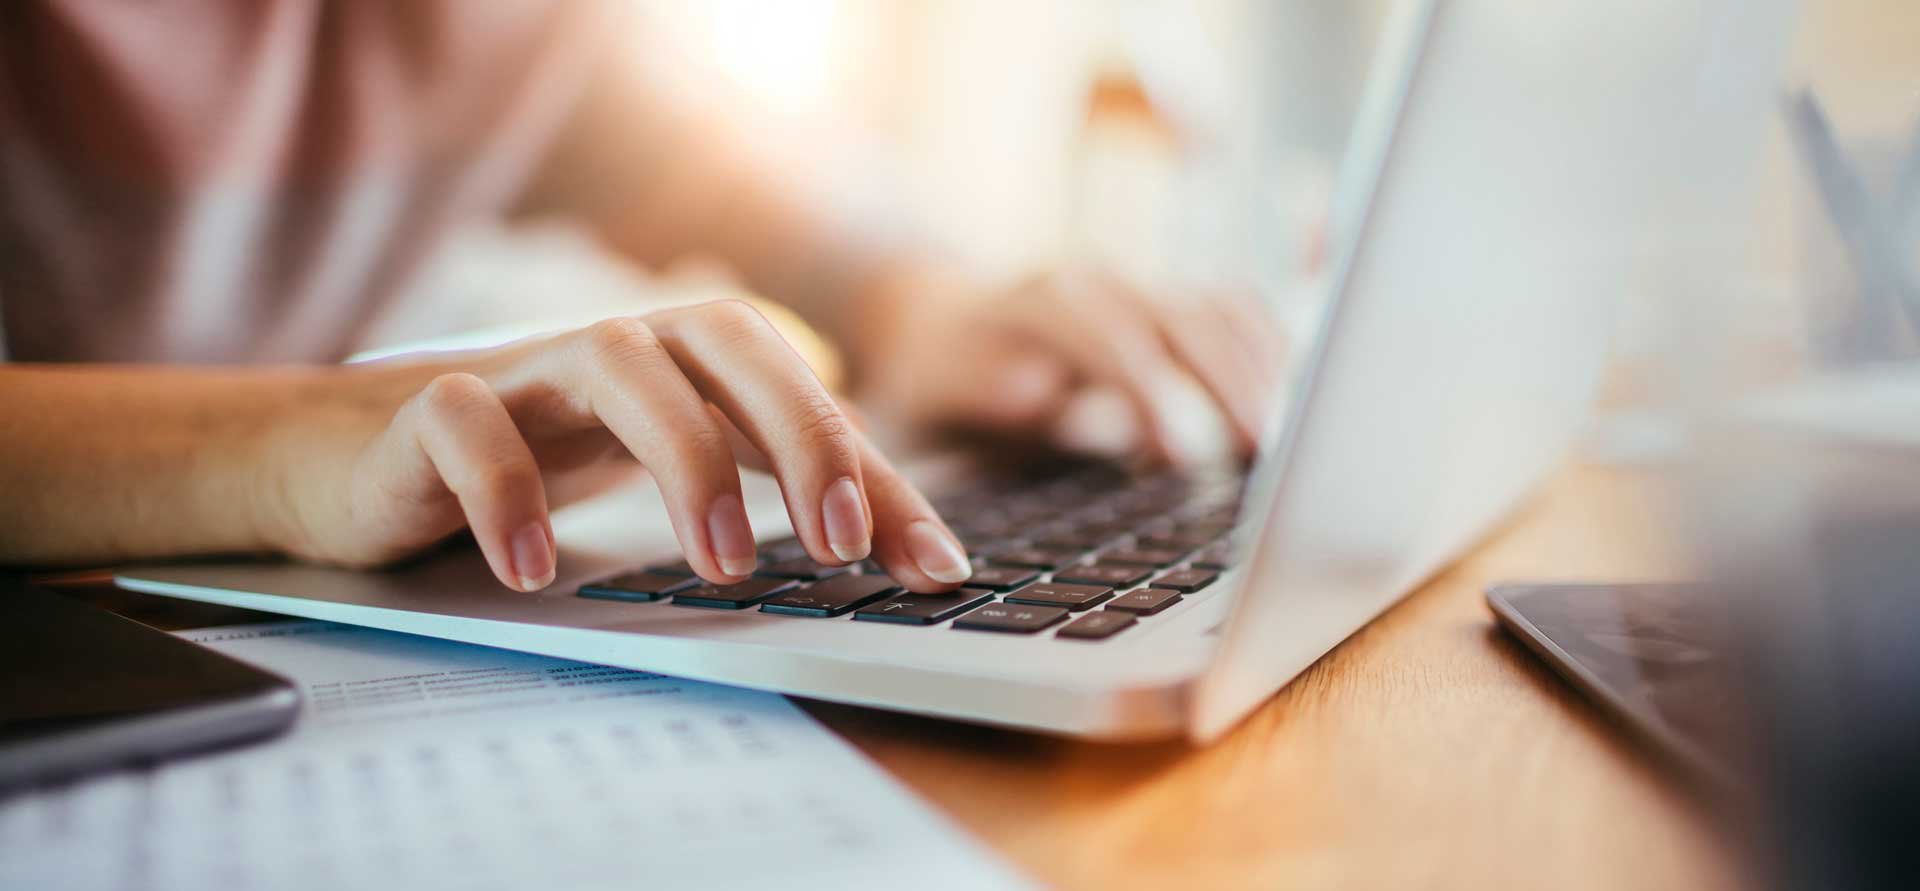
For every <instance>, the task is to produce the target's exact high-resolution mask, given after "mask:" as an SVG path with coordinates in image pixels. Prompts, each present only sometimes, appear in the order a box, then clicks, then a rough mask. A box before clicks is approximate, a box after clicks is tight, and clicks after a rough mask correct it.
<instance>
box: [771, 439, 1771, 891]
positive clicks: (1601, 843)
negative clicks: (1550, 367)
mask: <svg viewBox="0 0 1920 891" xmlns="http://www.w3.org/2000/svg"><path fill="white" fill-rule="evenodd" d="M1660 513H1661V512H1660V510H1659V505H1658V500H1657V498H1656V497H1655V493H1654V491H1653V488H1652V486H1651V485H1650V483H1649V482H1648V481H1647V480H1645V479H1643V478H1640V477H1638V476H1635V475H1633V474H1630V473H1626V472H1622V471H1614V470H1602V469H1592V468H1576V469H1573V470H1570V471H1567V472H1566V473H1564V474H1562V475H1561V476H1560V477H1558V478H1557V479H1556V480H1555V481H1554V482H1553V483H1552V484H1551V485H1549V486H1548V487H1547V488H1546V489H1545V490H1544V491H1543V492H1542V493H1541V495H1540V496H1539V497H1538V498H1537V499H1536V500H1535V501H1534V502H1533V503H1532V504H1531V505H1530V506H1529V507H1528V508H1527V509H1526V510H1525V511H1523V512H1522V513H1521V514H1520V515H1519V516H1518V517H1516V518H1515V520H1514V521H1513V522H1512V523H1511V525H1509V527H1508V528H1506V529H1505V530H1503V531H1502V532H1501V533H1499V534H1497V535H1496V536H1495V537H1493V538H1492V539H1491V540H1490V541H1488V542H1487V543H1486V544H1485V545H1483V546H1482V547H1481V548H1479V549H1478V550H1477V551H1476V552H1474V553H1473V554H1472V555H1470V556H1469V557H1468V558H1467V559H1466V560H1464V561H1462V562H1461V563H1459V564H1458V565H1456V566H1454V567H1453V568H1452V569H1451V570H1449V571H1448V572H1446V573H1445V574H1443V575H1441V576H1439V577H1437V578H1435V579H1434V580H1433V581H1432V582H1431V583H1429V584H1428V585H1426V586H1425V587H1424V588H1422V589H1421V590H1419V591H1418V592H1416V593H1414V594H1413V595H1412V596H1410V597H1409V598H1408V599H1407V600H1405V601H1403V602H1402V603H1400V604H1399V605H1398V606H1396V607H1395V608H1394V609H1392V610H1391V611H1389V612H1388V613H1387V614H1386V615H1384V616H1382V617H1381V618H1380V619H1378V620H1377V621H1375V622H1374V623H1373V624H1371V625H1369V626H1368V627H1367V628H1365V629H1363V630H1362V631H1361V632H1359V633H1358V634H1356V635H1355V636H1354V637H1352V638H1351V639H1349V640H1348V641H1346V642H1345V643H1344V644H1342V645H1341V646H1339V647H1338V648H1336V649H1335V650H1334V651H1333V652H1332V653H1330V654H1328V655H1327V657H1326V658H1323V659H1321V660H1320V662H1319V663H1318V664H1316V665H1314V666H1313V668H1312V669H1310V670H1309V671H1308V672H1307V673H1306V674H1305V675H1303V676H1301V677H1300V678H1299V679H1298V680H1296V681H1295V682H1294V683H1293V684H1291V685H1289V686H1288V687H1287V688H1286V689H1285V690H1283V691H1281V693H1280V694H1279V696H1277V697H1275V698H1274V699H1273V700H1272V701H1271V702H1269V703H1267V704H1266V705H1265V706H1263V707H1261V708H1260V709H1259V710H1258V711H1256V712H1255V713H1254V714H1253V715H1252V717H1251V718H1249V719H1248V721H1247V722H1246V723H1245V724H1243V725H1241V726H1240V727H1239V728H1237V729H1236V730H1235V731H1233V733H1232V734H1230V735H1229V736H1228V737H1227V738H1226V739H1224V740H1223V741H1221V742H1220V743H1218V744H1215V745H1213V746H1211V747H1208V748H1205V749H1193V748H1191V747H1189V746H1186V745H1182V744H1168V745H1159V746H1148V747H1140V746H1129V747H1114V746H1102V745H1093V744H1087V743H1077V742H1071V741H1065V740H1055V739H1046V738H1039V737H1034V736H1028V735H1024V734H1019V733H1012V732H1001V731H994V730H986V729H981V728H974V727H962V726H957V725H953V724H949V723H945V722H941V721H935V720H929V719H917V718H910V717H904V716H899V715H890V714H885V713H881V712H874V711H869V710H864V709H858V708H850V707H845V706H837V705H828V704H824V703H810V704H809V709H810V710H811V711H812V712H813V713H814V714H815V715H817V716H819V717H820V718H822V719H823V720H825V721H826V722H827V723H828V724H829V725H831V726H832V727H833V728H834V729H836V730H838V731H839V732H840V733H842V734H844V735H845V736H847V737H848V738H849V739H851V740H852V741H853V742H854V743H856V744H857V745H859V746H860V747H861V748H862V749H863V750H865V751H866V752H867V753H868V754H870V755H871V756H872V757H874V758H875V759H876V760H878V761H879V762H880V763H881V764H883V765H885V766H886V767H887V769H888V770H890V771H892V772H893V773H894V774H895V775H896V776H899V777H900V778H901V779H903V780H904V781H906V782H907V783H908V784H909V785H911V786H912V787H913V788H914V789H916V790H918V791H919V792H920V793H921V794H922V795H924V796H926V797H927V798H928V799H930V800H931V801H933V802H934V803H936V804H937V805H939V806H940V807H941V808H943V809H944V810H946V811H947V812H948V813H949V814H952V815H953V816H954V817H956V818H957V819H958V820H959V821H960V822H961V823H962V824H963V825H965V826H966V827H967V828H968V829H970V830H972V831H973V832H974V833H976V834H978V835H979V836H980V837H982V838H984V839H986V840H987V841H988V842H989V843H991V844H992V845H993V847H995V848H996V849H998V850H1000V851H1002V852H1004V853H1005V854H1006V855H1007V856H1008V857H1010V858H1012V859H1013V860H1014V861H1015V862H1016V863H1018V864H1019V865H1020V866H1022V867H1024V868H1025V869H1027V870H1028V871H1029V872H1031V873H1032V874H1033V875H1035V876H1038V877H1039V878H1041V879H1042V880H1044V881H1046V882H1047V883H1049V884H1050V885H1056V886H1058V887H1062V888H1102V889H1107V888H1186V889H1196V888H1216V887H1232V888H1246V887H1256V888H1324V887H1355V888H1434V887H1461V888H1487V887H1554V888H1563V889H1566V888H1605V889H1621V888H1634V889H1651V888H1688V889H1700V888H1712V887H1725V886H1730V885H1732V884H1733V883H1734V879H1733V877H1732V876H1731V874H1730V868H1729V864H1728V861H1727V858H1725V857H1724V856H1722V855H1721V854H1719V853H1717V851H1716V847H1715V845H1714V844H1713V843H1712V842H1711V841H1710V839H1709V834H1708V832H1707V831H1706V829H1705V822H1704V820H1703V819H1702V818H1701V817H1700V815H1699V814H1698V813H1697V812H1696V808H1694V807H1693V806H1691V805H1690V804H1689V802H1688V801H1687V800H1686V799H1685V798H1684V796H1683V795H1682V794H1681V793H1680V792H1679V791H1677V790H1676V789H1674V788H1673V787H1672V786H1671V784H1670V783H1668V782H1667V780H1666V778H1665V777H1664V776H1663V775H1662V774H1661V773H1660V772H1659V770H1658V769H1657V768H1656V767H1654V766H1653V765H1651V764H1650V763H1648V762H1647V760H1646V759H1645V758H1644V757H1643V756H1642V754H1641V753H1640V752H1639V751H1637V750H1636V749H1635V748H1634V747H1633V746H1632V744H1631V743H1629V742H1628V741H1626V740H1625V739H1623V738H1622V737H1621V736H1620V735H1619V734H1618V733H1617V732H1615V731H1614V730H1613V728H1611V727H1609V726H1608V725H1607V722H1606V719H1605V718H1604V717H1603V716H1602V715H1601V714H1600V713H1598V712H1597V711H1595V710H1594V709H1593V708H1591V707H1590V706H1588V705H1587V704H1586V703H1585V702H1584V701H1582V700H1580V699H1578V698H1577V697H1576V696H1575V695H1574V694H1573V693H1572V691H1571V690H1570V689H1568V688H1567V687H1565V686H1564V685H1563V684H1561V683H1560V682H1559V681H1558V680H1557V679H1556V678H1555V677H1554V676H1552V675H1550V674H1549V673H1548V672H1547V670H1546V669H1545V668H1544V667H1542V666H1540V665H1539V664H1538V663H1536V662H1535V661H1534V660H1533V659H1532V658H1531V657H1530V656H1529V655H1528V654H1527V653H1526V652H1525V651H1524V650H1523V649H1522V648H1521V647H1520V645H1519V644H1518V643H1516V642H1514V641H1512V640H1511V639H1509V638H1508V637H1507V636H1506V635H1505V634H1504V632H1502V631H1501V630H1500V629H1499V628H1498V627H1497V626H1496V625H1495V623H1494V619H1493V615H1492V613H1491V612H1489V611H1488V609H1487V606H1486V604H1485V601H1484V600H1483V599H1482V591H1483V590H1484V588H1485V587H1486V585H1487V584H1488V583H1490V582H1494V581H1498V580H1513V579H1563V580H1573V579H1584V580H1595V579H1619V578H1634V577H1657V576H1659V575H1662V574H1668V573H1676V574H1677V572H1678V570H1677V556H1678V555H1677V554H1676V553H1675V552H1674V549H1673V548H1672V547H1670V546H1669V544H1668V542H1670V541H1671V540H1672V539H1671V538H1670V537H1669V536H1667V535H1665V534H1664V533H1663V531H1662V529H1661V524H1660V523H1659V518H1660Z"/></svg>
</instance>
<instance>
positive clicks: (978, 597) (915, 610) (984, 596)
mask: <svg viewBox="0 0 1920 891" xmlns="http://www.w3.org/2000/svg"><path fill="white" fill-rule="evenodd" d="M992 599H993V592H992V591H986V590H982V589H980V588H961V589H960V590H958V591H955V592H953V593H951V594H901V595H900V596H898V597H892V598H889V599H887V600H883V601H881V602H879V603H875V604H872V605H870V606H865V607H861V608H860V611H859V612H856V613H854V614H853V617H854V618H855V619H858V620H860V621H863V622H893V623H896V624H900V625H937V624H939V623H941V622H945V621H946V620H948V619H951V618H953V617H954V616H957V615H959V614H961V613H963V612H966V611H967V610H970V609H973V608H974V607H976V606H979V605H980V604H983V603H986V602H988V601H990V600H992Z"/></svg>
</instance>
